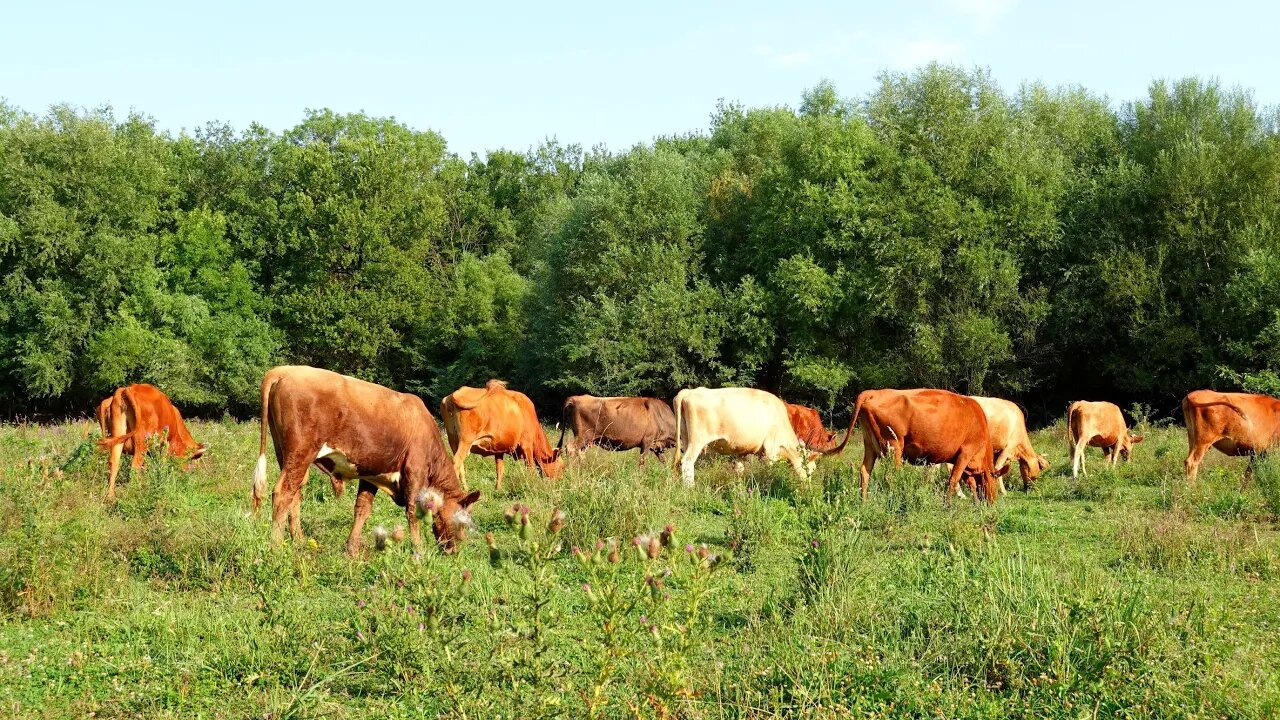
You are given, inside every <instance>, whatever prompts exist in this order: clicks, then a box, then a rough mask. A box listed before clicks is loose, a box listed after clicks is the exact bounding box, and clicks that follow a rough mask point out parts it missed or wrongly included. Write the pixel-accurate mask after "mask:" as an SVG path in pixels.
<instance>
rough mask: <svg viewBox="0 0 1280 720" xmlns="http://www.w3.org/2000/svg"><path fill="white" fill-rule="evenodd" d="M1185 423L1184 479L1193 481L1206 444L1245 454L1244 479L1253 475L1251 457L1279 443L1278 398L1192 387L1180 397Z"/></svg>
mask: <svg viewBox="0 0 1280 720" xmlns="http://www.w3.org/2000/svg"><path fill="white" fill-rule="evenodd" d="M1182 417H1183V419H1184V420H1185V421H1186V423H1187V461H1186V464H1185V469H1186V472H1187V479H1188V480H1189V481H1191V482H1194V481H1195V479H1196V474H1197V473H1198V472H1199V470H1200V462H1201V461H1202V460H1204V454H1205V453H1207V452H1208V451H1209V448H1210V447H1215V448H1217V449H1218V450H1219V451H1220V452H1222V453H1223V454H1226V455H1236V456H1239V455H1247V456H1249V465H1248V466H1247V467H1246V468H1245V480H1246V481H1248V480H1249V478H1250V477H1252V476H1253V458H1254V457H1255V456H1257V455H1261V454H1263V453H1266V452H1267V451H1268V450H1270V449H1272V448H1274V447H1276V446H1277V445H1280V400H1277V399H1276V398H1273V397H1271V396H1269V395H1251V394H1249V393H1221V392H1214V391H1213V390H1193V391H1191V392H1189V393H1187V396H1186V397H1185V398H1183V399H1182Z"/></svg>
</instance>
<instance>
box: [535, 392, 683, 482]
mask: <svg viewBox="0 0 1280 720" xmlns="http://www.w3.org/2000/svg"><path fill="white" fill-rule="evenodd" d="M561 423H562V425H561V428H560V440H559V441H558V442H557V443H556V449H557V450H559V449H560V448H563V447H564V436H565V433H567V432H572V433H573V436H574V441H573V442H572V443H570V445H569V449H568V453H569V454H570V455H579V454H581V453H582V452H583V451H585V450H586V449H587V448H588V447H590V446H592V445H599V446H600V447H603V448H608V449H610V450H633V449H635V448H639V449H640V464H641V465H644V454H645V453H646V452H649V451H652V452H653V454H654V455H656V456H658V457H661V456H662V451H664V450H666V449H667V448H669V447H671V446H673V445H675V444H676V416H675V413H673V412H672V411H671V406H670V405H668V404H667V403H666V402H664V401H662V400H659V399H658V398H651V397H595V396H592V395H574V396H573V397H571V398H569V399H568V400H565V401H564V410H563V412H562V414H561Z"/></svg>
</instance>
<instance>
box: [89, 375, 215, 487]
mask: <svg viewBox="0 0 1280 720" xmlns="http://www.w3.org/2000/svg"><path fill="white" fill-rule="evenodd" d="M98 425H99V426H100V427H101V428H102V438H103V439H102V440H100V441H98V444H99V445H100V446H101V447H102V448H104V449H106V450H108V451H110V453H111V455H110V459H109V460H108V463H107V465H108V468H109V470H108V472H109V477H108V479H107V501H108V502H111V501H114V500H115V499H116V475H117V474H118V473H119V472H120V455H121V454H122V453H123V452H124V451H125V450H128V451H129V452H130V453H132V454H133V463H132V467H134V468H135V469H137V468H141V467H142V458H143V456H144V455H145V454H146V452H147V438H149V437H150V436H152V435H155V434H158V433H162V432H163V433H167V443H168V451H169V454H170V455H172V456H174V457H176V458H182V459H183V460H185V461H186V462H185V463H184V464H183V469H184V470H185V469H189V468H190V467H191V463H192V462H194V461H196V460H199V459H200V458H201V457H202V456H203V455H204V452H205V450H206V449H207V448H206V446H205V445H204V444H203V443H198V442H196V441H195V439H194V438H192V437H191V433H190V432H188V431H187V425H186V423H184V422H183V421H182V413H180V412H178V408H176V407H174V406H173V403H172V402H169V398H168V397H166V396H165V394H164V393H162V392H160V390H159V389H158V388H156V387H155V386H154V385H147V384H145V383H139V384H136V385H129V386H126V387H122V388H120V389H119V390H116V391H115V393H114V394H112V395H111V397H108V398H106V399H105V400H103V401H102V402H101V403H98Z"/></svg>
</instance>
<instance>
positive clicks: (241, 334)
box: [0, 65, 1280, 417]
mask: <svg viewBox="0 0 1280 720" xmlns="http://www.w3.org/2000/svg"><path fill="white" fill-rule="evenodd" d="M0 258H3V263H2V264H0V278H2V279H0V395H3V399H4V402H5V406H6V410H7V412H8V413H9V414H11V415H12V414H25V413H41V412H66V411H83V410H84V409H85V408H88V407H90V406H91V403H92V401H93V400H95V399H97V398H99V397H101V396H103V395H104V394H105V393H106V392H108V391H109V390H111V389H112V388H114V387H116V386H119V385H122V384H124V383H126V382H141V381H145V382H152V383H154V384H156V385H158V386H160V387H161V388H163V389H164V390H165V391H166V392H167V393H169V394H170V396H171V397H172V398H173V399H174V400H175V402H177V403H178V404H179V405H180V406H183V407H184V408H190V409H191V410H192V411H198V412H205V413H218V412H221V411H222V410H224V409H228V410H230V411H231V412H232V413H234V414H238V415H249V414H252V413H253V412H254V409H255V408H256V406H257V403H258V398H257V394H258V382H259V380H260V379H261V377H262V374H263V372H264V371H265V370H266V369H267V368H268V367H270V366H272V365H274V364H279V363H284V362H289V363H302V364H310V365H316V366H320V367H325V368H329V369H332V370H336V371H340V372H344V373H348V374H352V375H356V376H359V377H362V378H365V379H368V380H372V381H374V382H379V383H383V384H387V385H389V386H391V387H394V388H397V389H400V390H404V391H408V392H415V393H418V394H420V395H422V396H424V397H425V398H426V399H427V400H428V403H429V405H431V406H434V404H435V403H436V402H438V400H439V398H440V397H442V396H443V395H444V394H446V393H448V392H449V391H451V390H453V389H454V388H456V387H458V386H459V385H463V384H470V385H479V384H483V382H484V381H485V380H486V379H487V378H490V377H500V378H505V379H508V380H509V381H510V382H511V383H512V385H513V387H518V388H521V389H523V390H525V391H526V392H528V393H529V394H530V395H531V396H532V397H533V398H534V399H535V401H537V402H539V403H540V404H542V405H543V406H544V407H551V406H553V405H554V404H555V403H557V402H558V400H559V399H561V398H563V397H564V396H566V395H568V394H571V393H576V392H584V391H585V392H590V393H593V394H653V395H658V396H661V397H671V396H672V395H673V394H674V393H675V392H676V391H678V390H679V389H681V388H684V387H690V386H695V385H708V386H717V385H752V386H757V387H763V388H767V389H770V390H774V391H777V392H779V393H781V394H782V395H783V396H784V397H786V398H788V399H789V400H794V401H799V402H806V403H809V404H812V405H814V406H816V407H819V408H821V409H824V410H832V409H835V410H836V412H837V414H839V413H841V412H843V413H846V414H847V410H845V409H843V408H844V406H846V405H847V404H848V402H849V401H850V400H851V399H852V398H853V396H854V395H856V393H857V392H858V391H860V390H862V389H865V388H870V387H907V386H933V387H943V388H950V389H953V390H957V391H960V392H966V393H971V394H998V395H1003V396H1006V397H1011V398H1013V399H1016V400H1020V401H1021V402H1023V403H1024V404H1025V405H1027V406H1028V409H1029V410H1030V411H1031V412H1032V413H1033V415H1038V416H1041V417H1043V416H1046V415H1056V414H1059V413H1060V412H1061V410H1062V407H1063V406H1065V403H1066V402H1067V401H1069V400H1073V399H1082V398H1095V399H1102V398H1107V399H1117V400H1126V401H1142V402H1145V403H1148V404H1150V405H1151V406H1152V407H1154V408H1156V410H1157V411H1162V410H1163V411H1171V410H1172V409H1173V408H1174V407H1175V405H1176V402H1177V400H1178V398H1180V397H1181V395H1182V394H1184V393H1185V392H1186V391H1187V390H1189V389H1192V388H1197V387H1217V388H1220V389H1230V388H1233V387H1245V388H1249V389H1255V390H1263V391H1265V390H1270V391H1273V392H1274V391H1276V390H1280V380H1278V379H1277V371H1278V370H1280V115H1278V114H1277V112H1276V110H1275V109H1268V108H1262V107H1260V106H1258V105H1257V104H1256V103H1255V102H1254V101H1253V99H1252V97H1251V95H1250V94H1249V93H1248V92H1245V91H1241V90H1237V89H1231V90H1228V89H1224V88H1223V87H1222V86H1221V85H1220V84H1219V83H1217V82H1211V81H1205V80H1201V79H1196V78H1188V79H1183V80H1179V81H1177V82H1164V81H1157V82H1154V83H1153V84H1152V85H1151V86H1150V90H1149V93H1148V95H1147V96H1146V97H1144V98H1142V99H1139V100H1136V101H1133V102H1128V103H1123V104H1120V105H1118V106H1117V105H1113V104H1112V103H1111V102H1109V101H1108V100H1107V99H1106V98H1103V97H1100V96H1098V95H1096V94H1094V93H1091V92H1089V91H1088V90H1086V89H1082V88H1075V87H1068V88H1057V89H1052V88H1047V87H1044V86H1042V85H1038V84H1028V85H1024V86H1022V87H1020V88H1019V89H1018V90H1017V91H1016V92H1007V91H1005V90H1003V89H1002V88H1001V87H999V86H998V85H997V84H996V83H995V82H994V81H993V79H992V78H991V77H990V75H989V73H988V72H986V71H983V70H969V69H964V68H959V67H952V66H944V65H930V66H928V67H925V68H922V69H919V70H917V71H915V72H912V73H904V74H896V73H890V74H885V75H883V76H881V78H880V79H879V83H878V87H877V88H876V89H875V90H874V91H872V92H870V93H869V94H867V95H866V96H865V97H859V98H847V97H843V96H841V95H839V94H838V92H837V91H836V89H835V88H834V87H833V86H832V85H831V84H830V83H827V82H823V83H820V84H819V85H817V86H815V87H813V88H811V89H810V90H808V91H806V92H805V93H804V95H803V97H802V100H801V102H800V104H799V106H798V108H790V107H762V108H746V107H742V106H740V105H737V104H732V103H723V102H722V103H721V104H720V105H719V106H717V107H716V108H715V110H714V112H713V113H712V116H711V121H710V127H709V128H707V129H706V130H705V131H701V132H695V133H691V134H688V135H682V136H673V137H660V138H658V139H656V140H655V141H654V142H652V143H649V144H642V145H637V146H635V147H632V148H630V149H627V150H624V151H608V150H606V149H603V148H594V149H591V150H584V149H583V148H582V147H580V146H576V145H564V144H561V143H559V142H556V141H554V140H549V141H547V142H545V143H544V144H542V145H540V146H539V147H537V148H535V149H531V150H529V151H527V152H515V151H509V150H499V151H494V152H489V153H487V154H486V155H485V156H484V157H479V156H477V155H472V156H471V157H470V158H469V159H463V158H460V157H458V156H457V155H456V154H453V153H450V152H449V151H448V149H447V145H446V142H445V139H444V138H443V137H441V136H440V135H439V134H438V133H436V132H432V131H429V130H427V131H416V130H412V129H410V128H408V127H406V126H405V125H403V124H400V123H397V122H396V121H394V120H393V119H388V118H374V117H367V116H365V115H362V114H345V115H344V114H336V113H334V112H330V111H328V110H322V111H311V112H308V113H307V115H306V117H305V119H304V120H303V121H302V123H301V124H299V125H298V126H297V127H294V128H292V129H290V130H288V131H285V132H283V133H276V132H272V131H270V130H268V129H266V128H263V127H260V126H257V125H254V126H251V127H250V128H248V129H247V130H244V131H242V132H236V131H235V130H233V129H232V128H231V127H229V126H227V125H225V124H216V123H214V124H209V125H207V126H206V127H204V128H201V129H199V130H197V131H195V132H193V133H182V134H179V135H177V136H174V135H172V134H169V133H166V132H162V131H159V130H158V129H157V128H156V127H155V125H154V123H153V122H152V121H150V120H148V119H147V118H145V117H143V116H140V115H137V114H131V115H130V116H128V117H127V118H125V119H119V118H117V117H116V116H115V115H114V114H113V112H112V111H111V110H110V109H98V110H82V109H77V108H73V107H66V106H58V107H54V108H52V109H51V110H49V111H48V112H47V113H46V114H44V115H35V114H32V113H29V112H25V111H23V110H21V109H18V108H15V107H12V106H11V105H8V104H0Z"/></svg>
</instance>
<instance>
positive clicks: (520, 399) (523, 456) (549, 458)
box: [440, 380, 563, 490]
mask: <svg viewBox="0 0 1280 720" xmlns="http://www.w3.org/2000/svg"><path fill="white" fill-rule="evenodd" d="M440 418H441V419H442V420H443V421H444V429H445V432H446V433H448V435H449V447H450V448H451V449H452V450H453V468H454V470H455V471H456V472H457V473H458V479H459V480H460V481H462V487H463V488H466V486H467V480H466V477H467V476H466V469H465V466H464V463H465V462H466V459H467V455H468V454H469V453H475V454H476V455H483V456H486V457H492V458H493V460H494V463H495V464H496V465H497V480H496V481H495V483H494V489H495V490H501V489H502V469H503V468H502V459H503V456H505V455H510V456H512V457H513V458H515V459H516V460H524V461H525V463H526V464H528V466H529V468H530V469H532V468H533V467H535V465H536V466H537V468H538V470H539V471H540V472H541V473H542V474H543V475H545V476H547V477H549V478H555V477H560V472H561V470H562V468H563V463H562V462H561V460H560V450H559V449H556V450H552V449H551V443H550V442H548V440H547V434H546V433H545V432H543V430H542V425H541V424H539V422H538V413H537V411H535V410H534V409H533V402H532V401H530V400H529V398H528V397H527V396H526V395H525V394H524V393H521V392H516V391H515V390H508V389H507V384H506V383H504V382H502V381H501V380H490V381H489V382H488V383H486V384H485V386H484V387H483V388H473V387H466V386H463V387H460V388H458V389H457V390H454V391H453V393H452V394H450V395H449V396H448V397H446V398H445V399H444V400H443V401H442V402H441V403H440Z"/></svg>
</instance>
